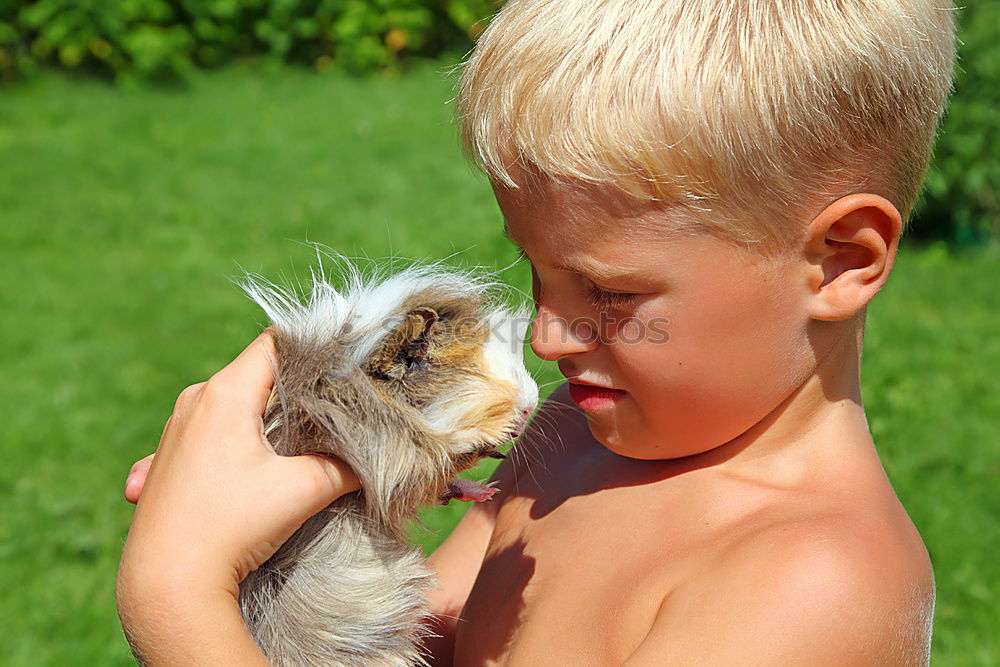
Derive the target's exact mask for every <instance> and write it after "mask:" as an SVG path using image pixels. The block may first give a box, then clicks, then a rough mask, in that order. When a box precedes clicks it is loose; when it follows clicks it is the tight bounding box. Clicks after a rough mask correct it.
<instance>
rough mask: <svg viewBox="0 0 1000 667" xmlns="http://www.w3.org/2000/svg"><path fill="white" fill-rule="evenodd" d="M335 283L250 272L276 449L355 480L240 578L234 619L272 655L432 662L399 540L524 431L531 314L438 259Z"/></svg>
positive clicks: (354, 272) (300, 661) (423, 583)
mask: <svg viewBox="0 0 1000 667" xmlns="http://www.w3.org/2000/svg"><path fill="white" fill-rule="evenodd" d="M344 266H345V269H346V270H345V272H344V273H345V275H344V280H343V283H344V285H343V287H341V288H340V289H338V288H337V287H335V286H334V285H332V284H330V282H328V281H327V279H326V277H325V276H324V275H323V273H322V271H320V272H318V273H314V275H313V282H312V287H311V290H310V292H309V294H308V295H307V296H305V297H298V296H296V295H295V294H293V293H292V292H290V291H286V290H282V289H280V288H277V287H275V286H273V285H271V284H268V283H266V282H264V281H262V280H259V279H255V278H251V277H248V278H247V279H245V280H244V281H243V283H242V287H243V289H244V291H245V292H246V293H247V294H248V295H249V296H250V297H251V298H252V299H253V300H254V301H256V303H257V304H259V305H260V307H261V308H263V310H264V311H265V313H266V314H267V316H268V318H269V319H270V321H271V327H272V330H273V335H274V344H275V350H276V355H277V358H276V360H275V364H276V368H275V388H274V390H273V392H272V394H271V399H270V401H269V402H268V406H267V408H266V410H265V414H264V427H265V433H266V435H267V438H268V440H269V441H270V443H271V444H272V446H273V447H274V449H275V451H276V452H277V453H279V454H281V455H286V456H294V455H297V454H324V455H332V456H336V457H338V458H340V459H342V460H344V461H345V462H347V463H348V464H349V465H350V466H351V467H352V468H353V469H354V471H355V472H356V473H357V475H358V477H359V479H360V480H361V490H360V491H358V492H355V493H351V494H348V495H346V496H343V497H342V498H340V499H338V500H337V501H335V502H334V503H332V504H331V505H329V506H328V507H327V508H326V509H324V510H323V511H321V512H319V513H318V514H316V515H315V516H313V517H312V518H311V519H309V520H308V521H306V523H305V524H303V525H302V527H301V528H300V529H299V530H298V531H297V532H296V533H295V534H294V535H292V537H291V538H290V539H289V540H288V541H287V542H285V544H283V545H282V546H281V547H280V548H279V549H278V551H277V552H276V553H275V554H274V555H273V556H272V557H271V558H270V560H268V561H267V562H265V563H264V564H263V565H262V566H261V567H259V568H258V569H257V570H255V571H253V572H251V573H250V574H249V576H247V578H246V579H245V580H244V581H243V583H242V584H241V586H240V595H239V600H240V606H241V609H242V612H243V618H244V621H245V622H246V625H247V627H248V628H249V630H250V632H251V634H252V635H253V637H254V639H255V640H256V642H257V644H258V645H259V646H260V648H261V649H262V650H263V651H264V653H265V655H266V656H267V657H268V659H269V660H270V661H271V662H272V663H273V664H278V665H284V666H286V667H291V666H296V665H352V666H353V665H357V666H361V665H364V666H366V667H368V666H371V665H386V666H389V665H401V666H402V665H413V664H426V661H425V660H424V658H423V656H422V655H421V652H420V641H421V638H422V637H423V636H426V635H427V634H428V630H427V626H426V621H427V613H428V612H427V609H426V599H425V594H426V592H427V591H428V590H429V589H430V588H432V587H433V586H434V585H435V580H434V577H433V575H432V573H431V572H430V571H429V570H428V569H427V568H426V566H425V565H424V558H423V556H422V554H421V553H420V552H419V550H418V549H416V548H415V547H413V546H412V545H411V544H409V542H408V541H407V539H406V537H405V530H406V526H407V524H408V522H409V521H410V520H412V519H414V518H415V517H416V516H417V511H418V509H419V508H420V507H422V506H424V505H428V504H431V503H442V502H445V503H446V502H447V501H448V500H450V499H453V498H455V499H459V500H472V501H484V500H488V499H489V498H490V496H492V495H493V492H494V489H492V488H490V487H489V486H483V485H481V484H478V483H474V482H471V481H468V480H463V479H456V477H455V475H456V474H457V473H459V472H461V471H463V470H465V469H468V468H470V467H472V466H473V465H475V463H476V462H477V461H478V460H479V459H480V458H482V457H484V456H492V457H498V458H502V457H503V455H502V454H501V453H499V451H498V449H497V448H498V447H499V446H500V445H502V444H504V443H506V442H508V441H510V440H511V439H512V438H514V437H516V436H517V435H519V434H520V433H521V432H522V431H523V430H524V428H525V426H526V424H527V421H528V418H529V417H530V415H531V414H532V412H533V411H534V409H535V407H536V405H537V402H538V389H537V386H536V385H535V382H534V381H533V380H532V378H531V376H530V375H529V374H528V372H527V371H526V370H525V368H524V363H523V358H522V343H523V340H524V335H525V331H526V326H527V322H528V321H529V320H528V315H527V313H526V312H525V311H521V310H519V311H512V310H509V309H507V308H505V307H503V306H502V305H500V304H499V303H498V299H497V298H496V290H495V287H496V285H495V284H493V283H490V282H487V281H485V280H484V279H482V278H477V277H475V276H473V275H472V274H470V273H468V272H460V271H458V270H455V269H446V268H444V267H442V266H441V265H430V266H421V265H415V266H409V267H407V268H405V269H404V270H402V271H399V272H397V273H395V274H386V273H385V272H382V273H381V274H379V273H378V272H376V273H375V274H374V275H370V276H368V277H365V276H363V275H362V272H361V271H360V270H359V269H358V268H357V267H356V266H354V265H353V264H350V263H348V262H346V261H345V263H344Z"/></svg>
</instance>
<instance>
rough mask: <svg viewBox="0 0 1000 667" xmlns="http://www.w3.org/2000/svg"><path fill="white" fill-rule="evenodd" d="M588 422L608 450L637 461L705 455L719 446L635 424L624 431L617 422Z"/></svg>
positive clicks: (589, 420)
mask: <svg viewBox="0 0 1000 667" xmlns="http://www.w3.org/2000/svg"><path fill="white" fill-rule="evenodd" d="M588 425H589V426H590V433H591V435H593V436H594V439H595V440H597V441H598V442H599V443H601V444H602V445H603V446H604V448H605V449H607V450H608V451H611V452H614V453H615V454H617V455H619V456H624V457H626V458H630V459H636V460H638V461H669V460H671V459H682V458H685V457H688V456H694V455H696V454H703V453H705V452H707V451H709V450H711V449H714V448H715V447H717V446H718V445H714V444H706V443H704V442H684V441H681V440H679V439H678V438H671V437H669V436H662V435H657V434H655V433H651V432H649V431H646V430H643V429H637V428H634V427H633V428H629V429H627V430H625V429H622V428H620V427H619V425H617V424H615V425H611V426H607V425H605V424H602V423H600V421H598V420H594V419H588ZM630 426H632V425H630Z"/></svg>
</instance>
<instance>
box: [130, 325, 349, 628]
mask: <svg viewBox="0 0 1000 667" xmlns="http://www.w3.org/2000/svg"><path fill="white" fill-rule="evenodd" d="M273 359H274V347H273V342H272V339H271V336H270V334H269V333H268V332H265V333H263V334H262V335H261V336H260V337H259V338H258V339H257V340H255V341H254V342H253V343H252V344H251V345H250V346H249V347H248V348H247V349H246V350H244V351H243V353H242V354H240V356H239V357H237V358H236V360H234V361H233V362H232V363H230V364H229V365H228V366H226V367H225V368H223V369H222V370H221V371H219V372H218V373H216V374H215V375H214V376H213V377H212V378H211V379H209V380H208V382H205V383H202V384H199V385H193V386H191V387H188V388H187V389H185V390H184V391H183V392H182V393H181V395H180V397H179V398H178V399H177V403H176V405H175V407H174V412H173V414H172V415H171V416H170V419H169V420H168V421H167V425H166V427H165V428H164V431H163V435H162V437H161V439H160V444H159V446H158V447H157V450H156V456H155V458H154V457H152V456H149V457H146V458H145V459H143V460H141V461H139V462H138V463H137V464H136V465H135V466H134V467H133V470H132V472H131V473H130V475H129V480H128V482H127V483H126V488H125V496H126V498H127V499H128V500H130V501H132V502H137V503H138V506H137V508H136V512H135V516H134V518H133V520H132V526H131V528H130V529H129V534H128V539H127V540H126V543H125V550H124V553H123V555H122V561H121V567H120V569H119V573H118V601H119V610H120V612H121V614H122V620H123V623H125V624H126V625H129V624H130V621H135V622H136V623H135V625H137V626H142V625H144V624H143V623H142V621H143V619H142V618H141V617H142V616H143V615H144V613H145V611H146V610H147V609H148V610H149V614H146V615H147V616H149V615H152V616H155V617H158V618H148V619H145V620H147V621H150V620H153V621H156V622H159V621H161V620H163V619H162V615H163V614H164V613H168V614H169V613H170V611H169V610H178V611H179V610H180V609H181V608H183V607H184V606H185V605H186V604H187V602H191V605H190V608H192V609H194V608H198V607H199V606H201V605H202V603H203V602H204V601H205V600H214V601H218V600H227V599H228V600H232V601H233V602H234V603H235V600H236V597H237V594H238V591H239V584H240V582H241V581H242V580H243V578H244V577H245V576H246V575H247V574H248V573H249V572H250V571H252V570H253V569H255V568H257V567H258V566H259V565H261V564H262V563H263V562H264V561H266V560H267V559H268V558H270V556H271V555H272V554H273V553H274V552H275V551H276V550H277V549H278V547H279V546H281V544H282V543H283V542H284V541H285V540H287V539H288V538H289V537H290V536H291V535H292V533H294V532H295V530H297V529H298V528H299V526H301V525H302V523H303V522H304V521H305V520H306V519H308V518H309V517H310V516H312V515H313V514H315V513H316V512H318V511H319V510H321V509H322V508H324V507H325V506H326V505H328V504H329V503H331V502H332V501H333V500H335V499H336V498H338V497H340V496H341V495H343V494H345V493H349V492H351V491H354V490H356V489H358V488H359V482H358V479H357V477H356V476H355V475H354V473H353V472H352V471H351V470H350V468H349V467H347V465H346V464H344V463H343V462H341V461H337V460H333V459H327V458H323V457H318V456H296V457H283V456H278V455H277V454H276V453H275V452H274V450H273V449H272V448H271V446H270V444H269V443H268V442H267V440H266V438H265V437H264V435H263V422H262V420H261V415H262V414H263V412H264V407H265V404H266V402H267V399H268V396H269V394H270V392H271V388H272V386H273V384H274V373H273V370H272V364H273ZM140 495H141V497H140ZM207 621H208V619H206V622H207ZM126 630H127V631H128V628H126Z"/></svg>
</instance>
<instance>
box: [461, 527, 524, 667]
mask: <svg viewBox="0 0 1000 667" xmlns="http://www.w3.org/2000/svg"><path fill="white" fill-rule="evenodd" d="M481 572H503V573H504V575H505V576H503V577H488V578H487V577H480V578H479V579H477V580H476V585H475V587H474V588H473V590H472V593H471V594H470V595H469V599H468V601H467V602H466V604H465V609H464V610H463V611H462V619H461V620H460V621H459V623H463V624H464V623H467V624H471V626H472V627H476V628H490V632H487V633H478V634H475V635H470V634H469V633H464V632H462V631H461V628H459V632H458V641H457V643H456V646H455V654H456V655H461V656H468V655H469V654H470V653H471V654H472V655H474V656H475V658H476V662H477V664H478V663H482V662H485V661H488V660H496V659H498V658H500V656H502V655H506V653H507V649H508V647H509V646H510V645H511V643H512V642H513V640H514V637H515V635H516V632H517V628H518V627H520V626H521V622H522V615H523V613H524V609H525V604H524V592H525V589H526V588H527V586H528V582H529V581H531V579H532V577H533V576H534V574H535V559H534V558H533V557H531V556H529V555H527V554H525V553H524V543H523V542H521V541H520V540H519V541H517V542H515V543H514V544H512V545H510V546H508V547H505V548H503V549H501V550H500V551H498V552H496V553H494V554H490V555H487V557H486V559H485V560H484V561H483V566H482V568H481ZM466 643H468V644H469V645H470V646H469V647H466V646H464V644H466ZM470 649H471V650H470Z"/></svg>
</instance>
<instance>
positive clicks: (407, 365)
mask: <svg viewBox="0 0 1000 667" xmlns="http://www.w3.org/2000/svg"><path fill="white" fill-rule="evenodd" d="M437 321H438V314H437V311H436V310H434V309H433V308H430V307H427V306H421V307H420V308H414V309H413V310H411V311H410V312H408V313H407V314H406V316H405V317H404V318H403V321H402V322H400V323H399V324H398V325H397V326H396V328H395V329H393V330H392V331H390V332H389V333H388V334H387V335H386V337H385V342H384V343H383V344H382V345H381V346H380V347H379V349H378V350H377V351H376V352H375V354H374V355H373V356H372V359H371V362H370V364H369V367H370V369H371V372H372V374H373V375H377V376H379V377H383V378H387V379H391V380H402V379H403V378H404V377H405V376H407V375H408V374H410V373H413V372H414V371H418V370H420V369H422V368H426V366H427V352H428V350H429V348H430V335H431V332H432V331H433V330H434V325H435V324H437Z"/></svg>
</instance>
